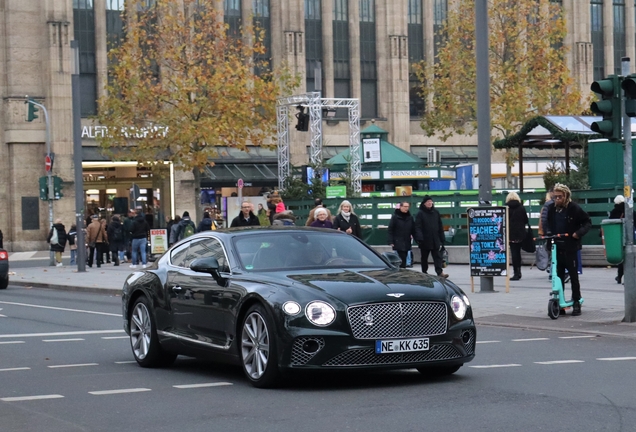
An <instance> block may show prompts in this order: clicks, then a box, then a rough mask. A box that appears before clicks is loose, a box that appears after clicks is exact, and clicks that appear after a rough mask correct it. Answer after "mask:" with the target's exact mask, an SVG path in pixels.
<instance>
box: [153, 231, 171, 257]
mask: <svg viewBox="0 0 636 432" xmlns="http://www.w3.org/2000/svg"><path fill="white" fill-rule="evenodd" d="M167 250H168V230H166V229H151V230H150V253H151V254H153V255H155V254H156V255H161V254H162V253H164V252H165V251H167Z"/></svg>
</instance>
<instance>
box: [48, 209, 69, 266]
mask: <svg viewBox="0 0 636 432" xmlns="http://www.w3.org/2000/svg"><path fill="white" fill-rule="evenodd" d="M66 241H67V238H66V230H65V229H64V225H62V219H56V220H55V223H54V224H53V226H52V227H51V231H49V235H48V236H47V238H46V242H47V243H50V244H51V252H54V253H55V265H56V266H57V267H62V252H64V249H65V247H66Z"/></svg>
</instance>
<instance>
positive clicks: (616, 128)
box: [590, 75, 622, 141]
mask: <svg viewBox="0 0 636 432" xmlns="http://www.w3.org/2000/svg"><path fill="white" fill-rule="evenodd" d="M619 84H620V78H619V77H618V76H616V75H610V76H608V77H607V78H606V79H602V80H599V81H594V82H593V83H592V87H591V89H592V91H593V92H594V93H597V94H598V95H599V98H600V100H598V101H596V102H592V106H591V107H590V109H591V110H592V112H593V113H595V114H598V115H601V116H603V120H602V121H598V122H594V123H592V125H591V126H590V129H592V130H593V131H594V132H596V133H598V134H601V135H603V136H604V137H605V138H609V139H611V140H616V141H618V140H620V139H621V125H622V118H621V93H620V86H619Z"/></svg>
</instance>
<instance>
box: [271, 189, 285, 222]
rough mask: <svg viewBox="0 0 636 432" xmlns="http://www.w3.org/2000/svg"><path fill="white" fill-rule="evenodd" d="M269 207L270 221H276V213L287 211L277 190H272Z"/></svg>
mask: <svg viewBox="0 0 636 432" xmlns="http://www.w3.org/2000/svg"><path fill="white" fill-rule="evenodd" d="M267 208H268V209H269V221H270V223H272V222H274V215H275V214H276V213H280V212H282V211H285V204H284V203H283V199H282V198H281V197H280V194H279V193H278V192H276V191H274V192H272V193H271V194H270V196H269V198H268V199H267Z"/></svg>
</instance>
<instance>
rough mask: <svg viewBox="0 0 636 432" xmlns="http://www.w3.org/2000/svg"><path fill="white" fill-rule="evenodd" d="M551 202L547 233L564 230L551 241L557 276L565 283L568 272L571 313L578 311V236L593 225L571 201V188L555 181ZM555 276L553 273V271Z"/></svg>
mask: <svg viewBox="0 0 636 432" xmlns="http://www.w3.org/2000/svg"><path fill="white" fill-rule="evenodd" d="M552 198H553V200H554V202H553V203H552V204H550V205H549V206H548V212H547V213H548V214H547V222H548V223H547V225H546V226H547V235H548V236H550V235H556V234H567V237H566V236H564V237H563V238H562V239H557V240H556V241H555V242H554V243H555V245H556V248H557V263H556V264H557V276H558V277H560V278H561V281H562V282H563V284H564V285H565V271H566V270H567V272H568V274H569V275H570V284H571V287H572V300H573V301H574V305H573V306H572V316H579V315H581V304H580V303H579V300H580V299H581V284H580V283H579V274H578V256H577V255H578V251H579V250H580V249H581V238H582V237H583V236H584V235H585V234H587V233H588V231H589V230H590V228H591V227H592V221H591V220H590V216H589V215H588V214H587V213H586V212H585V211H584V210H583V209H582V208H581V206H579V205H578V204H577V203H575V202H574V201H572V193H571V192H570V188H569V187H567V186H566V185H564V184H560V183H557V184H555V185H554V192H553V194H552ZM553 276H554V275H553Z"/></svg>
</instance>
